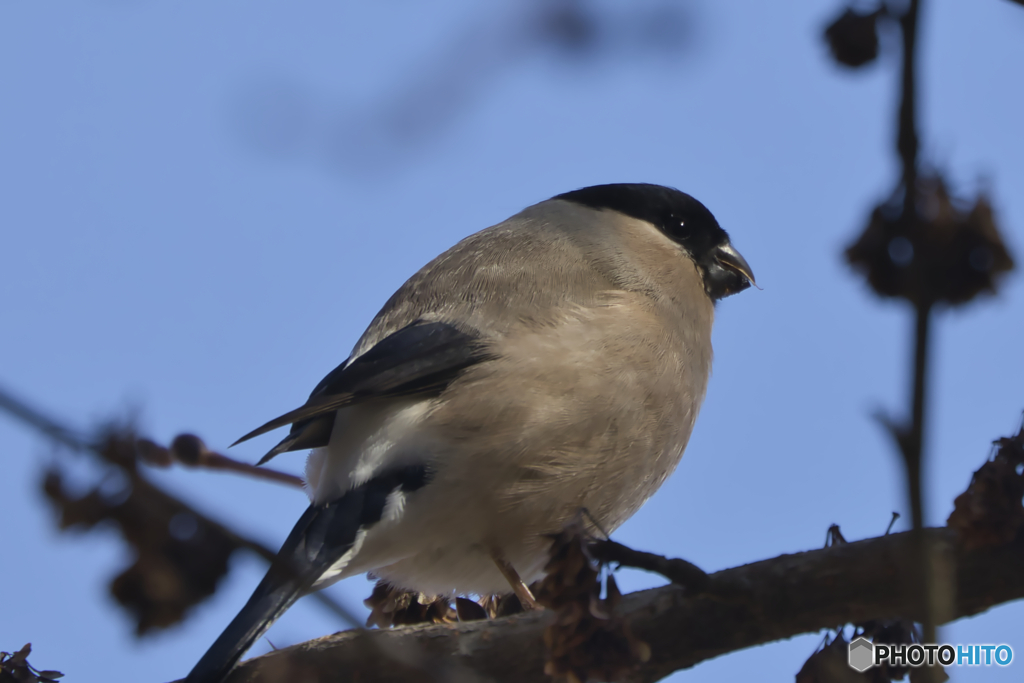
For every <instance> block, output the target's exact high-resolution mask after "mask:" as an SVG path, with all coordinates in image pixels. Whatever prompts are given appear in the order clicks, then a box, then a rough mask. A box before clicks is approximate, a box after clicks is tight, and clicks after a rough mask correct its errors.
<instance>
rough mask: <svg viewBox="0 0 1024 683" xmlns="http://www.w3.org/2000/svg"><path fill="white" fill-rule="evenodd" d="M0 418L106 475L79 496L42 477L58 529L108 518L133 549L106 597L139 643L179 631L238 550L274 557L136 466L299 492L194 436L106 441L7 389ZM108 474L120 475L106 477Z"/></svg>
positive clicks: (339, 611)
mask: <svg viewBox="0 0 1024 683" xmlns="http://www.w3.org/2000/svg"><path fill="white" fill-rule="evenodd" d="M0 411H3V412H6V413H8V414H9V415H11V416H13V417H14V418H16V419H17V420H18V421H20V422H21V423H22V424H24V425H26V426H28V427H30V428H31V429H33V430H34V431H36V432H37V433H39V434H41V435H43V436H45V437H47V438H48V439H51V440H52V441H54V442H56V443H58V444H60V445H61V446H64V447H66V448H69V449H71V450H74V451H76V452H79V453H86V454H89V455H92V456H93V457H94V458H95V461H96V462H97V464H100V465H103V466H104V467H106V468H107V475H108V476H107V477H106V482H104V483H101V484H100V485H98V486H97V487H95V488H94V489H93V490H92V491H90V492H88V493H86V494H85V495H81V496H76V495H72V494H71V493H70V492H69V491H68V490H67V489H66V487H65V486H64V476H63V475H62V473H61V471H60V469H59V468H57V467H56V466H54V467H51V468H50V469H49V471H48V472H46V474H45V477H44V480H43V490H44V493H45V494H46V496H47V497H48V498H49V499H50V500H51V501H52V502H53V503H54V504H55V505H56V506H57V507H58V509H59V511H60V513H61V519H60V525H61V528H65V529H68V528H77V529H83V530H84V529H90V528H93V527H95V526H96V525H97V524H99V523H100V522H103V521H105V520H109V521H112V522H114V523H115V524H116V525H117V526H118V528H119V530H120V531H121V535H122V536H123V537H124V538H125V540H126V541H127V542H128V543H129V545H130V546H131V547H132V548H133V549H134V551H135V555H136V558H135V562H134V564H132V565H131V566H130V567H129V568H127V569H126V570H125V571H124V572H123V573H122V574H120V575H119V576H117V577H116V578H115V579H114V580H113V581H112V583H111V586H110V589H111V592H112V593H113V595H114V597H115V598H116V599H117V600H118V602H119V603H120V604H121V605H122V607H124V608H125V609H127V610H129V611H130V612H131V613H132V615H133V617H134V618H135V620H136V631H137V632H138V633H139V634H140V635H141V634H142V633H145V632H146V631H148V630H150V629H152V628H161V627H166V626H169V625H171V624H174V623H177V622H178V621H180V620H181V619H182V618H184V616H185V613H186V611H187V610H188V609H189V608H191V607H193V606H194V605H196V604H198V603H199V602H201V601H202V600H204V599H206V598H207V597H209V596H210V595H211V594H212V593H213V591H214V590H215V588H216V584H217V582H218V581H219V579H220V578H221V577H222V576H223V575H224V574H226V573H227V561H228V557H229V556H230V555H231V554H232V553H233V552H234V551H235V550H239V549H241V550H247V551H249V552H252V553H254V554H256V555H258V556H259V557H262V558H263V559H264V560H266V561H268V562H270V561H271V560H273V558H274V556H275V555H276V553H275V552H274V551H273V550H271V549H270V548H269V547H267V546H265V545H264V544H262V543H259V542H258V541H255V540H252V539H250V538H247V537H245V536H243V535H241V534H239V533H237V532H235V531H232V530H231V529H230V528H228V527H227V526H225V525H224V524H221V523H220V522H218V521H216V520H214V519H213V518H211V517H210V516H209V515H206V514H204V513H202V512H200V511H198V510H197V509H196V508H194V507H193V506H191V505H190V504H188V503H186V502H184V501H182V500H181V499H179V498H177V497H176V496H173V495H171V494H170V493H168V492H166V491H164V490H163V489H161V488H160V487H158V486H157V485H155V484H154V483H152V482H151V481H149V479H148V478H147V477H145V476H144V475H143V473H142V471H140V469H139V467H138V463H139V462H140V461H141V462H147V463H149V464H154V465H158V466H165V467H166V466H167V465H169V464H170V463H171V462H173V461H175V460H177V461H179V462H182V463H184V464H192V465H194V466H205V467H209V468H211V469H225V470H231V471H244V472H245V473H246V474H250V475H254V474H255V475H257V476H261V477H262V478H264V479H272V480H274V481H278V482H283V483H288V484H291V485H299V486H301V485H302V482H301V480H300V479H299V478H298V477H294V476H292V475H289V474H285V473H281V472H276V473H275V472H271V471H266V472H264V471H262V470H258V473H257V472H253V470H257V468H253V467H251V466H248V465H245V464H244V463H236V462H235V461H232V460H231V459H230V458H227V457H226V456H221V455H220V454H217V453H213V452H211V451H209V450H208V449H207V448H206V447H205V445H204V444H203V442H202V441H201V440H200V439H199V438H198V437H194V436H191V435H182V436H179V437H178V438H176V439H175V440H174V443H173V444H172V446H171V448H170V449H167V448H162V447H160V446H158V445H157V444H155V443H153V442H152V441H149V440H147V439H138V438H136V436H135V435H134V433H132V432H131V431H130V430H126V429H121V430H108V433H106V434H105V435H103V436H102V437H101V438H96V439H90V438H88V437H86V436H84V435H82V433H81V432H78V431H76V430H74V429H71V428H69V427H67V426H65V425H63V424H61V423H60V422H59V421H57V420H56V419H54V418H52V417H49V416H47V415H46V414H45V413H44V412H43V411H41V410H39V409H37V408H35V407H33V406H30V405H29V404H28V403H27V402H25V401H23V400H21V399H19V398H17V397H15V396H14V395H13V394H12V393H10V392H9V391H6V390H4V389H3V388H0ZM112 474H117V475H119V476H114V477H111V476H109V475H112ZM111 481H112V482H113V483H114V486H111V485H110V482H111ZM118 482H121V483H120V484H118ZM313 595H314V597H315V599H316V600H317V601H318V602H320V603H321V604H323V605H324V606H326V607H327V608H328V609H330V610H331V611H332V612H333V613H334V614H335V615H337V616H338V617H340V618H341V619H342V620H343V621H345V622H346V623H347V624H350V625H354V626H355V625H359V623H360V621H361V620H359V619H356V618H355V617H354V616H353V615H352V614H351V613H350V612H349V610H347V609H346V608H345V607H344V606H342V605H341V604H340V603H338V602H337V601H335V600H333V599H332V598H331V597H330V596H328V595H326V594H325V593H323V592H318V593H314V594H313Z"/></svg>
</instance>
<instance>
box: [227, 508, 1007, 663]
mask: <svg viewBox="0 0 1024 683" xmlns="http://www.w3.org/2000/svg"><path fill="white" fill-rule="evenodd" d="M927 537H928V544H929V546H930V547H931V557H932V566H933V572H934V578H935V580H936V581H937V583H938V587H939V588H940V589H941V594H942V595H944V596H945V597H946V599H945V600H943V601H941V604H940V605H939V606H938V609H939V613H938V614H937V615H936V618H937V621H938V622H939V623H946V622H949V621H954V620H956V619H960V618H963V617H967V616H971V615H974V614H978V613H979V612H983V611H985V610H987V609H989V608H990V607H993V606H995V605H999V604H1002V603H1005V602H1009V601H1012V600H1017V599H1020V598H1022V597H1024V571H1022V570H1024V538H1020V537H1018V538H1017V539H1016V540H1015V541H1014V542H1012V543H1009V544H1006V545H1002V546H998V547H986V548H981V549H973V550H972V549H968V548H965V547H964V546H963V545H962V544H961V543H959V542H958V540H957V537H956V535H955V534H954V532H952V531H951V530H949V529H945V528H942V529H928V530H927ZM912 558H913V547H912V544H911V536H910V533H902V534H893V535H889V536H883V537H880V538H873V539H869V540H865V541H859V542H856V543H850V544H844V545H837V546H833V547H830V548H826V549H822V550H814V551H810V552H804V553H797V554H794V555H782V556H779V557H776V558H773V559H770V560H763V561H761V562H755V563H753V564H748V565H744V566H741V567H735V568H733V569H726V570H723V571H720V572H717V573H715V574H712V575H710V583H709V590H708V591H707V592H705V593H703V594H701V595H696V596H690V595H686V594H685V593H684V591H683V590H682V589H681V588H679V587H677V586H675V585H668V586H664V587H661V588H655V589H652V590H646V591H640V592H637V593H633V594H630V595H627V596H625V597H624V598H623V601H622V607H621V609H622V611H623V612H624V613H626V614H628V616H629V619H630V620H631V623H632V627H633V630H634V633H636V635H637V636H638V637H639V638H641V639H643V640H645V641H646V642H647V643H648V644H649V645H650V647H651V651H652V656H651V659H650V660H649V661H648V662H647V663H646V664H644V665H642V666H641V667H640V668H639V669H638V670H637V671H636V674H635V677H634V678H633V679H632V680H633V681H638V682H647V681H656V680H659V679H661V678H663V677H665V676H667V675H668V674H670V673H672V672H673V671H677V670H679V669H685V668H687V667H691V666H694V665H695V664H698V663H700V662H702V661H705V660H708V659H711V658H713V657H718V656H720V655H723V654H726V653H729V652H734V651H736V650H741V649H744V648H747V647H751V646H754V645H760V644H763V643H769V642H772V641H775V640H782V639H785V638H791V637H793V636H796V635H799V634H802V633H811V632H815V631H820V630H822V629H826V628H834V627H837V626H840V625H842V624H846V623H854V622H861V621H866V620H869V619H891V618H905V619H915V620H920V618H921V617H922V615H923V611H922V609H921V607H920V605H918V604H916V600H915V596H916V595H917V593H916V592H915V591H914V590H912V586H913V585H914V582H915V576H916V575H917V574H916V572H914V571H913V562H912ZM550 618H551V615H550V612H539V613H532V614H525V615H516V616H513V617H507V618H504V619H498V620H494V621H473V622H467V623H461V624H454V625H427V626H410V627H403V628H395V629H390V630H373V631H370V630H366V631H346V632H342V633H337V634H334V635H331V636H326V637H324V638H319V639H316V640H311V641H309V642H306V643H301V644H299V645H295V646H293V647H289V648H284V649H281V650H277V651H275V652H273V653H270V654H267V655H264V656H262V657H256V658H254V659H251V660H249V661H247V662H244V663H243V664H241V665H240V666H239V667H238V668H237V669H236V670H235V671H234V672H233V674H232V676H231V678H230V683H278V682H287V683H292V682H297V681H302V682H303V683H307V682H308V683H326V682H328V681H359V682H360V683H384V682H395V683H398V682H402V683H419V682H420V681H443V682H445V683H449V682H450V683H460V682H462V681H495V682H498V681H544V680H547V677H546V676H545V674H544V673H543V671H544V661H545V657H544V645H543V632H544V628H545V626H546V625H547V623H548V620H549V619H550ZM799 664H800V663H799V662H794V663H793V666H794V670H795V668H797V667H798V666H799Z"/></svg>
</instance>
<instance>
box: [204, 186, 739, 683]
mask: <svg viewBox="0 0 1024 683" xmlns="http://www.w3.org/2000/svg"><path fill="white" fill-rule="evenodd" d="M751 284H755V282H754V275H753V272H752V270H751V268H750V266H749V265H748V264H747V261H746V260H745V259H744V258H743V257H742V256H741V255H740V253H739V252H738V251H736V249H735V248H734V247H733V246H732V244H731V242H730V240H729V236H728V234H727V233H726V231H725V230H724V229H723V228H722V227H721V226H720V225H719V223H718V221H717V220H716V219H715V217H714V215H713V214H712V213H711V211H710V210H708V209H707V208H706V207H705V206H704V205H703V204H702V203H700V202H699V201H698V200H696V199H695V198H693V197H692V196H690V195H688V194H686V193H684V192H681V191H679V190H676V189H673V188H670V187H665V186H661V185H654V184H647V183H616V184H606V185H595V186H590V187H584V188H582V189H577V190H573V191H570V192H566V193H563V194H559V195H557V196H555V197H553V198H551V199H548V200H545V201H542V202H540V203H538V204H534V205H532V206H529V207H527V208H526V209H524V210H522V211H521V212H519V213H518V214H516V215H514V216H512V217H511V218H508V219H507V220H505V221H503V222H501V223H498V224H497V225H494V226H491V227H489V228H486V229H484V230H481V231H480V232H477V233H475V234H473V235H470V236H469V237H467V238H465V239H463V240H462V241H460V242H458V243H457V244H456V245H455V246H453V247H452V248H451V249H449V250H448V251H446V252H444V253H443V254H441V255H440V256H438V257H437V258H435V259H434V260H433V261H431V262H430V263H428V264H427V265H426V266H424V267H423V268H422V269H420V270H419V271H418V272H417V273H416V274H415V275H413V276H412V277H411V278H410V279H409V280H408V281H407V282H405V284H403V285H402V286H401V287H400V288H399V289H398V291H396V292H395V294H394V295H392V296H391V298H390V299H388V301H387V302H386V303H385V304H384V306H383V308H382V309H381V310H380V312H379V313H378V314H377V315H376V317H374V318H373V320H372V322H371V323H370V325H369V327H368V328H367V330H366V331H365V332H364V333H363V335H362V336H361V337H360V338H359V340H358V342H357V343H356V345H355V348H354V349H353V350H352V353H351V354H350V355H349V357H348V358H347V360H345V361H344V362H343V363H342V364H341V365H339V366H338V367H337V368H335V369H334V370H332V371H331V372H330V373H328V374H327V376H326V377H324V379H323V380H322V381H321V382H320V383H319V384H317V385H316V387H315V388H314V389H313V392H312V393H311V394H310V396H309V399H308V400H307V401H306V402H305V403H304V404H303V405H301V406H300V407H299V408H297V409H295V410H292V411H290V412H288V413H285V414H284V415H282V416H281V417H278V418H276V419H274V420H271V421H269V422H267V423H266V424H264V425H263V426H261V427H259V428H258V429H255V430H254V431H252V432H250V433H248V434H246V435H245V436H243V437H242V438H241V439H239V441H238V442H236V443H241V442H243V441H246V440H248V439H251V438H254V437H256V436H259V435H262V434H265V433H267V432H270V431H272V430H275V429H278V428H281V427H285V426H289V425H290V431H289V432H288V435H287V436H286V437H285V438H284V439H283V440H282V441H281V442H280V443H278V444H277V445H276V446H274V448H272V449H271V450H270V452H268V453H267V454H266V455H265V456H264V457H263V458H262V460H260V463H259V464H263V463H265V462H267V461H268V460H270V459H271V458H273V457H275V456H277V455H279V454H281V453H285V452H289V451H301V450H309V451H310V452H309V455H308V457H307V462H306V470H305V480H306V483H307V493H308V495H309V498H310V505H309V508H308V509H307V510H306V512H305V513H304V514H303V515H302V516H301V518H300V519H299V521H298V523H297V524H296V525H295V527H294V529H293V530H292V531H291V533H290V534H289V535H288V537H287V539H286V540H285V542H284V544H283V546H282V547H281V550H280V552H279V553H278V555H277V556H276V559H275V560H274V561H273V563H272V564H271V567H270V569H269V570H268V572H267V574H266V576H265V577H264V579H263V580H262V581H261V582H260V584H259V585H258V587H257V588H256V589H255V591H254V593H253V595H252V597H251V598H250V599H249V601H248V602H247V603H246V604H245V606H244V607H243V608H242V609H241V611H240V612H239V613H238V615H237V616H236V617H235V618H234V620H233V621H232V622H231V623H230V624H229V625H228V626H227V628H226V629H225V630H224V632H223V633H222V634H221V636H220V637H219V638H218V639H217V640H216V641H215V642H214V643H213V645H212V646H210V648H209V650H208V651H207V652H206V654H205V655H203V657H202V658H201V659H200V660H199V662H198V663H197V664H196V665H195V667H194V668H193V669H192V671H191V673H190V674H189V675H188V677H187V678H186V679H185V680H186V681H188V683H219V682H220V681H223V680H224V679H225V678H226V677H227V675H228V674H229V673H230V672H231V670H232V669H233V668H234V667H235V665H236V664H237V663H238V661H239V660H240V658H241V657H242V656H243V655H244V654H245V652H246V651H247V650H248V649H249V648H250V647H251V646H252V644H253V643H254V642H255V641H256V640H257V639H258V638H260V637H261V636H262V635H263V633H265V632H266V630H267V629H268V628H269V627H270V625H271V624H272V623H273V622H274V621H275V620H276V619H277V618H278V617H280V616H281V614H283V613H284V612H285V611H286V610H287V609H288V608H289V607H290V606H291V605H292V604H293V603H294V602H295V601H296V600H297V599H298V598H299V597H301V596H302V595H305V594H307V593H309V592H312V591H315V590H318V589H320V588H323V587H325V586H327V585H330V584H332V583H334V582H335V581H338V580H340V579H343V578H346V577H349V576H354V575H357V574H362V573H366V572H372V574H373V575H374V576H376V577H378V578H380V579H382V580H384V581H386V582H387V583H388V584H390V585H391V586H393V587H396V588H400V589H405V590H409V591H417V592H422V593H425V594H429V595H468V594H478V595H492V594H507V593H509V592H510V589H511V590H512V592H515V593H516V595H518V596H519V597H520V599H521V601H523V602H524V603H526V604H527V606H528V607H529V606H532V605H531V604H529V603H530V600H531V598H532V596H531V595H530V594H529V589H528V588H527V587H526V586H527V585H528V584H529V583H530V582H532V581H534V580H536V579H538V578H541V577H542V576H543V570H544V565H545V563H546V562H547V559H548V557H547V552H548V549H549V546H550V542H551V535H552V534H556V533H558V532H559V531H561V530H562V529H563V528H564V526H565V525H566V524H567V523H568V522H569V521H571V520H573V519H578V518H579V515H580V513H581V511H585V512H586V517H587V519H588V520H589V521H590V522H591V523H592V524H593V525H594V526H595V527H596V528H598V529H600V530H601V531H602V532H605V533H610V532H611V531H613V530H614V529H616V528H617V527H618V526H619V525H621V524H622V523H623V522H624V521H625V520H626V519H628V518H629V517H630V516H631V515H632V514H633V513H635V512H636V511H637V510H638V509H639V508H640V506H641V505H642V504H643V503H644V502H645V501H646V500H647V499H648V498H649V497H650V496H651V495H652V494H653V493H654V492H655V490H656V489H658V487H659V486H661V484H662V483H663V482H664V481H665V479H666V478H667V477H668V476H669V474H671V473H672V471H673V470H674V469H675V467H676V465H677V464H678V463H679V461H680V458H681V457H682V454H683V450H684V449H685V447H686V444H687V441H688V440H689V438H690V434H691V431H692V430H693V426H694V423H695V421H696V419H697V413H698V411H699V409H700V406H701V403H702V402H703V399H704V395H705V392H706V388H707V384H708V379H709V375H710V370H711V361H712V347H711V328H712V322H713V319H714V313H715V307H716V304H717V302H718V301H719V300H720V299H722V298H724V297H727V296H729V295H732V294H736V293H738V292H741V291H743V290H745V289H747V288H748V287H749V286H750V285H751Z"/></svg>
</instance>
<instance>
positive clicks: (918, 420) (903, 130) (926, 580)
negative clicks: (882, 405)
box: [896, 0, 935, 643]
mask: <svg viewBox="0 0 1024 683" xmlns="http://www.w3.org/2000/svg"><path fill="white" fill-rule="evenodd" d="M920 11H921V1H920V0H910V5H909V7H908V8H907V11H906V12H905V13H904V14H903V16H901V17H900V29H901V32H902V34H903V70H902V80H901V98H900V109H899V132H898V135H897V140H896V149H897V151H898V152H899V156H900V161H901V164H902V176H903V212H902V213H903V221H904V222H905V223H906V224H907V225H908V226H909V225H910V224H912V223H913V222H916V221H917V220H918V207H917V176H918V149H919V136H918V131H917V104H916V102H917V82H916V75H917V27H918V21H919V18H920ZM920 296H921V297H922V298H920V299H919V300H917V301H916V302H915V321H914V370H913V372H914V375H913V389H912V397H911V419H910V425H909V428H907V429H905V430H901V431H902V432H903V433H902V437H903V438H901V439H898V440H897V441H898V444H899V447H900V451H901V452H902V454H903V459H904V463H905V465H906V470H907V490H908V498H909V503H910V516H911V523H912V538H913V540H914V545H915V548H916V551H917V553H916V554H917V558H918V566H919V567H920V571H921V582H920V587H919V591H920V592H919V595H920V598H921V603H922V615H923V621H922V631H923V634H922V635H923V638H924V642H926V643H934V642H935V606H934V596H933V593H934V589H935V582H934V576H933V572H932V567H931V562H929V555H930V553H929V549H928V545H927V539H926V538H925V535H924V525H925V519H924V510H925V499H924V498H925V494H924V485H923V481H924V470H925V462H924V432H925V415H926V412H925V408H926V406H925V401H926V399H927V379H928V353H929V339H930V334H929V333H930V326H931V315H932V310H933V306H932V301H931V300H930V299H927V298H925V297H928V296H929V293H927V292H921V293H920Z"/></svg>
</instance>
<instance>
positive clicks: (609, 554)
mask: <svg viewBox="0 0 1024 683" xmlns="http://www.w3.org/2000/svg"><path fill="white" fill-rule="evenodd" d="M589 550H590V554H591V555H593V556H594V559H596V560H599V561H601V562H614V563H616V564H618V565H620V566H623V567H633V568H634V569H643V570H644V571H648V572H654V573H655V574H661V575H662V576H664V577H665V578H666V579H668V580H669V581H671V582H672V583H675V584H678V585H680V586H682V587H684V588H685V589H686V590H687V591H688V592H694V593H700V592H701V591H703V590H704V589H705V588H706V587H707V585H708V575H707V572H705V571H704V570H703V569H701V568H700V567H698V566H697V565H695V564H692V563H690V562H687V561H686V560H680V559H673V558H668V557H664V556H662V555H655V554H654V553H646V552H643V551H641V550H633V549H632V548H629V547H627V546H624V545H622V544H621V543H616V542H615V541H593V542H591V544H590V546H589Z"/></svg>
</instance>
